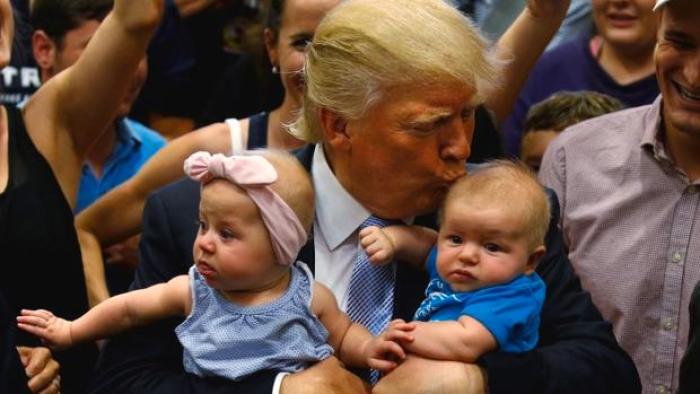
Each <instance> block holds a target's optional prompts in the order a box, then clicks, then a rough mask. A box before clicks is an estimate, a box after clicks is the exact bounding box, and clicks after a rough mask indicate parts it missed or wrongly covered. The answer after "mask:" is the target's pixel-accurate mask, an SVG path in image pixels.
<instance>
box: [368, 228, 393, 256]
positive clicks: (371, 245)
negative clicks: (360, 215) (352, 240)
mask: <svg viewBox="0 0 700 394" xmlns="http://www.w3.org/2000/svg"><path fill="white" fill-rule="evenodd" d="M359 235H360V245H362V247H363V248H364V249H365V253H367V257H369V261H370V262H371V263H372V264H377V265H384V264H388V263H390V262H391V261H392V260H394V243H393V242H391V239H389V237H388V236H387V235H386V233H384V230H382V229H381V228H379V227H376V226H369V227H365V228H363V229H362V230H360V234H359Z"/></svg>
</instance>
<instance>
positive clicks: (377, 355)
mask: <svg viewBox="0 0 700 394" xmlns="http://www.w3.org/2000/svg"><path fill="white" fill-rule="evenodd" d="M414 328H415V324H413V323H406V322H405V321H403V320H401V319H396V320H393V321H392V322H391V323H389V327H388V328H387V329H386V330H385V331H384V332H383V333H381V334H380V335H379V336H376V337H374V338H373V339H372V340H371V341H370V342H369V343H368V344H367V347H366V348H365V358H366V360H367V365H368V366H369V367H370V368H372V369H376V370H379V371H382V372H384V373H388V372H391V371H392V370H393V369H394V368H396V367H397V366H398V362H397V360H404V359H405V358H406V352H405V351H404V349H403V348H402V347H401V345H400V344H399V343H404V342H411V341H413V336H412V335H411V334H410V332H411V331H413V329H414Z"/></svg>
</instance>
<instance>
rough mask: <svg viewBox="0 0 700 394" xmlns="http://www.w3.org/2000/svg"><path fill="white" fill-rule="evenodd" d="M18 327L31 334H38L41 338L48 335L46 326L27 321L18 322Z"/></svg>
mask: <svg viewBox="0 0 700 394" xmlns="http://www.w3.org/2000/svg"><path fill="white" fill-rule="evenodd" d="M17 327H18V328H19V329H21V330H24V331H26V332H28V333H30V334H33V335H36V336H38V337H40V338H43V337H44V336H46V329H45V328H44V327H37V326H35V325H31V324H25V323H20V322H18V323H17Z"/></svg>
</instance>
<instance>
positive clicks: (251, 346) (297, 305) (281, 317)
mask: <svg viewBox="0 0 700 394" xmlns="http://www.w3.org/2000/svg"><path fill="white" fill-rule="evenodd" d="M189 277H190V286H191V291H192V311H191V312H190V315H189V316H188V317H187V319H185V321H184V322H182V324H180V325H179V326H178V327H177V328H176V329H175V333H176V334H177V337H178V339H179V340H180V342H181V343H182V347H183V348H184V351H183V364H184V367H185V370H186V371H187V372H189V373H193V374H195V375H198V376H219V377H223V378H227V379H231V380H239V379H242V378H244V377H246V376H248V375H251V374H253V373H255V372H258V371H261V370H276V371H280V372H296V371H299V370H302V369H304V368H306V367H307V366H308V365H310V364H312V363H315V362H317V361H320V360H323V359H325V358H327V357H329V356H330V355H331V354H333V348H331V346H330V345H328V343H327V338H328V331H327V330H326V328H325V327H324V326H323V325H322V324H321V322H320V321H319V320H318V318H317V317H316V316H315V315H314V314H313V312H312V311H311V299H312V296H313V283H314V281H313V277H312V276H311V272H310V271H309V269H308V268H307V267H306V265H304V263H301V262H297V263H296V264H294V265H293V266H292V267H291V279H290V283H289V288H288V289H287V291H286V292H285V293H284V295H282V296H281V297H280V298H278V299H277V300H275V301H273V302H270V303H268V304H263V305H256V306H251V307H245V306H240V305H236V304H234V303H232V302H230V301H228V300H227V299H225V298H224V297H223V296H222V295H221V294H219V292H218V291H217V290H215V289H213V288H211V287H209V286H208V285H207V284H206V282H205V281H204V279H203V278H202V277H201V276H200V274H199V272H198V271H197V269H196V268H195V267H194V266H192V268H190V272H189Z"/></svg>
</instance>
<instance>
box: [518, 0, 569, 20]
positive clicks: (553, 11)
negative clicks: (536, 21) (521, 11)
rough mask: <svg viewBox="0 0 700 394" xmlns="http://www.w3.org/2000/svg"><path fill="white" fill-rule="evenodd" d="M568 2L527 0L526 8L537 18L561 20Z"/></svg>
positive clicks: (566, 9)
mask: <svg viewBox="0 0 700 394" xmlns="http://www.w3.org/2000/svg"><path fill="white" fill-rule="evenodd" d="M569 3H570V0H527V8H528V9H529V10H530V12H531V13H532V15H534V16H537V17H556V18H563V17H564V15H566V12H567V11H568V10H569Z"/></svg>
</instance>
